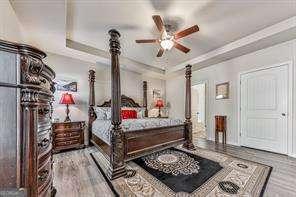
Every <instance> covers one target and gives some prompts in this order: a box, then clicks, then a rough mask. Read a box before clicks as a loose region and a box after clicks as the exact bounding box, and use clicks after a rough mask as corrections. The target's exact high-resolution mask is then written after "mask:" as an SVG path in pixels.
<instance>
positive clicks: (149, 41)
mask: <svg viewBox="0 0 296 197" xmlns="http://www.w3.org/2000/svg"><path fill="white" fill-rule="evenodd" d="M156 42H158V40H156V39H145V40H136V43H156Z"/></svg>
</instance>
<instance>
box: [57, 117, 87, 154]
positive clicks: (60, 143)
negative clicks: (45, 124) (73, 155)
mask: <svg viewBox="0 0 296 197" xmlns="http://www.w3.org/2000/svg"><path fill="white" fill-rule="evenodd" d="M52 128H53V145H54V148H53V149H54V152H55V153H56V152H59V151H61V150H66V149H71V148H82V147H84V128H85V122H84V121H81V122H61V123H53V125H52Z"/></svg>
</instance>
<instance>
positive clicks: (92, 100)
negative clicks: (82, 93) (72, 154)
mask: <svg viewBox="0 0 296 197" xmlns="http://www.w3.org/2000/svg"><path fill="white" fill-rule="evenodd" d="M95 73H96V72H95V71H94V70H89V71H88V79H89V101H88V102H89V107H88V136H87V139H88V140H87V144H86V145H87V146H88V145H89V140H90V138H91V131H92V123H93V121H94V120H95V119H96V113H95V111H94V106H95V78H96V76H95Z"/></svg>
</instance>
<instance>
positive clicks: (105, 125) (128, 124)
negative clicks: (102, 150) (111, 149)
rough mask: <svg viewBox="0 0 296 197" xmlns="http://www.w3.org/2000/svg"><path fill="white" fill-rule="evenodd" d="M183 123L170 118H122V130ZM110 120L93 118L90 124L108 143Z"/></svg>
mask: <svg viewBox="0 0 296 197" xmlns="http://www.w3.org/2000/svg"><path fill="white" fill-rule="evenodd" d="M180 124H183V121H182V120H180V119H172V118H141V119H125V120H122V123H121V127H122V130H123V131H135V130H142V129H148V128H156V127H167V126H174V125H180ZM111 127H112V125H111V120H99V119H97V120H95V121H94V122H93V124H92V132H93V134H95V135H96V136H97V137H99V138H100V139H101V140H103V141H104V142H106V143H107V144H109V145H110V131H111Z"/></svg>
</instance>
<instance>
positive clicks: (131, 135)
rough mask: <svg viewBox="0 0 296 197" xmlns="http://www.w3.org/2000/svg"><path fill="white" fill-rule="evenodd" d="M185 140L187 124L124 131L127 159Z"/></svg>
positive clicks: (181, 142)
mask: <svg viewBox="0 0 296 197" xmlns="http://www.w3.org/2000/svg"><path fill="white" fill-rule="evenodd" d="M184 142H185V125H178V126H169V127H159V128H150V129H143V130H137V131H127V132H125V133H124V144H125V152H124V155H125V160H131V159H134V158H137V157H140V156H143V155H147V154H149V153H152V152H155V151H159V150H162V149H165V148H168V147H172V146H176V145H178V144H183V143H184Z"/></svg>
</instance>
